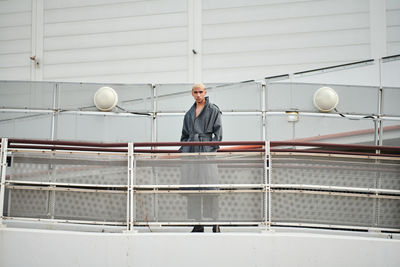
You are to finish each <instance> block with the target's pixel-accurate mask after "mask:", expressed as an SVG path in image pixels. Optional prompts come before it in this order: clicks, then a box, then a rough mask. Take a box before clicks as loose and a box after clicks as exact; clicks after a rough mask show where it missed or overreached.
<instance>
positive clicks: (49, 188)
mask: <svg viewBox="0 0 400 267" xmlns="http://www.w3.org/2000/svg"><path fill="white" fill-rule="evenodd" d="M6 188H8V189H14V190H37V191H60V192H82V193H110V194H126V190H104V189H103V190H102V189H86V188H72V187H56V186H25V185H7V184H6Z"/></svg>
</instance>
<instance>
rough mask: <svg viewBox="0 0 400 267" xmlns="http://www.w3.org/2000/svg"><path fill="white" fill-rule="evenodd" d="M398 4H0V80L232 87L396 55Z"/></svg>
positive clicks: (358, 0)
mask: <svg viewBox="0 0 400 267" xmlns="http://www.w3.org/2000/svg"><path fill="white" fill-rule="evenodd" d="M399 5H400V4H399V2H398V1H396V0H354V1H346V0H338V1H332V0H311V1H300V0H284V1H278V0H234V1H228V0H223V1H213V0H202V1H196V0H148V1H139V0H131V1H117V0H101V1H99V0H84V1H77V0H68V1H65V0H64V1H62V0H23V1H11V0H8V1H5V0H3V1H0V79H1V80H53V81H79V82H80V81H82V82H99V83H104V82H110V83H115V82H118V83H172V82H176V83H182V82H193V81H200V80H201V81H203V82H232V81H242V80H248V79H261V78H263V77H265V76H271V75H276V74H281V73H290V72H296V71H302V70H307V69H313V68H319V67H324V66H330V65H335V64H340V63H347V62H352V61H358V60H364V59H368V58H371V57H374V56H376V55H379V56H386V55H391V54H398V53H399V52H400V21H399V19H398V18H399V17H400V16H399V12H400V9H399ZM381 32H386V33H387V34H380V33H381ZM386 36H387V37H386ZM375 37H376V38H375ZM386 38H387V40H385V39H386ZM382 44H384V45H383V46H382ZM385 44H387V45H386V46H385ZM193 49H194V50H196V53H197V54H194V53H193V52H192V50H193ZM30 56H36V58H37V59H38V62H39V66H35V64H34V62H33V61H31V60H30V59H29V57H30Z"/></svg>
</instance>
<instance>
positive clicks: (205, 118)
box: [179, 97, 222, 221]
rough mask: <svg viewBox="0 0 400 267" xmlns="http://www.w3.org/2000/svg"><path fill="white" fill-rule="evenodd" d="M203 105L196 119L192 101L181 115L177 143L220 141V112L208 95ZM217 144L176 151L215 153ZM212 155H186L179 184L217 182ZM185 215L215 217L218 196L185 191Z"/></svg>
mask: <svg viewBox="0 0 400 267" xmlns="http://www.w3.org/2000/svg"><path fill="white" fill-rule="evenodd" d="M205 101H206V103H205V105H204V107H203V109H202V110H201V112H200V114H199V116H197V118H196V103H194V104H193V106H192V107H191V108H190V109H189V111H188V112H186V114H185V118H184V120H183V127H182V136H181V142H199V141H200V142H204V141H221V140H222V122H221V111H220V110H219V108H218V107H217V106H216V105H214V104H211V103H210V102H209V100H208V97H206V98H205ZM218 148H219V146H182V147H181V148H180V149H179V151H180V152H184V153H188V152H215V151H217V149H218ZM213 159H214V156H210V155H208V156H197V155H196V156H190V157H188V156H186V157H183V158H182V160H184V161H186V162H187V163H183V164H182V166H181V178H182V179H181V183H182V184H216V183H218V167H217V164H214V163H212V161H213ZM188 189H192V190H197V189H200V188H198V187H193V188H186V190H188ZM208 189H214V188H208ZM187 216H188V218H189V219H195V220H197V221H201V220H217V218H218V196H216V195H214V194H187Z"/></svg>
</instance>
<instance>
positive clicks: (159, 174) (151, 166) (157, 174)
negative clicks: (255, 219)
mask: <svg viewBox="0 0 400 267" xmlns="http://www.w3.org/2000/svg"><path fill="white" fill-rule="evenodd" d="M136 163H137V168H136V184H137V185H140V184H144V185H146V184H156V185H174V184H175V185H178V184H187V182H186V181H185V180H184V179H183V177H182V175H183V173H184V172H185V171H186V169H187V168H189V169H190V168H192V169H195V170H198V172H201V170H202V169H205V168H206V167H207V166H210V165H212V166H213V167H215V168H216V170H217V172H216V173H213V174H214V175H215V177H210V179H208V180H203V181H201V180H199V182H198V183H197V184H200V183H208V184H212V183H214V184H261V183H262V182H263V156H261V155H231V156H227V155H218V154H216V155H215V156H214V155H212V156H171V157H168V156H159V157H150V156H137V157H136ZM193 183H195V182H191V183H190V184H193Z"/></svg>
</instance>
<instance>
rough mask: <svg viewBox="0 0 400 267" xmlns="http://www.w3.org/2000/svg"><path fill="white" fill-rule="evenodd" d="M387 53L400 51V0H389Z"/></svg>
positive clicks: (387, 6)
mask: <svg viewBox="0 0 400 267" xmlns="http://www.w3.org/2000/svg"><path fill="white" fill-rule="evenodd" d="M386 20H387V22H386V23H387V53H388V54H389V55H393V54H399V52H400V1H398V0H387V4H386Z"/></svg>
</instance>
